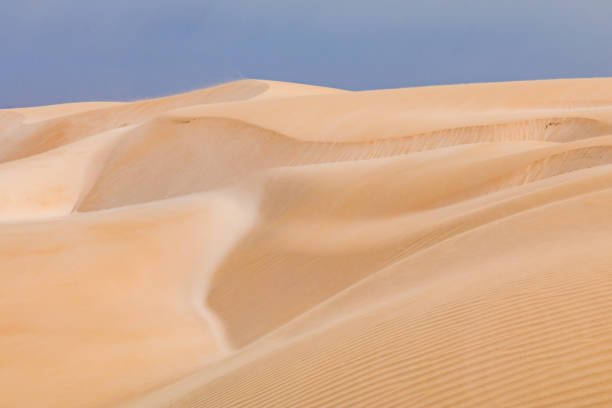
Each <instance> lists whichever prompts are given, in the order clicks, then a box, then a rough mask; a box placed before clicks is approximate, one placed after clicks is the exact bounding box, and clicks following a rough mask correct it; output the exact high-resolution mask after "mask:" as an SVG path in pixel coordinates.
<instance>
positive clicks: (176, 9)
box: [0, 0, 612, 107]
mask: <svg viewBox="0 0 612 408" xmlns="http://www.w3.org/2000/svg"><path fill="white" fill-rule="evenodd" d="M611 21H612V1H611V0H576V1H570V0H547V1H544V0H513V1H505V0H473V1H467V0H466V1H461V0H428V1H410V0H373V1H366V0H259V1H258V0H201V1H197V0H173V1H160V0H104V1H87V0H0V107H9V106H27V105H39V104H50V103H59V102H67V101H79V100H115V99H135V98H143V97H150V96H160V95H166V94H171V93H177V92H181V91H186V90H191V89H195V88H201V87H205V86H209V85H212V84H216V83H220V82H224V81H229V80H234V79H240V78H264V79H276V80H283V81H294V82H304V83H312V84H317V85H328V86H333V87H340V88H346V89H354V90H360V89H372V88H396V87H405V86H414V85H430V84H447V83H462V82H483V81H507V80H522V79H541V78H559V77H592V76H612V52H611V51H610V47H611V45H610V43H611V40H612V23H611Z"/></svg>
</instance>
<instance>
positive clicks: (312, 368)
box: [0, 79, 612, 407]
mask: <svg viewBox="0 0 612 408" xmlns="http://www.w3.org/2000/svg"><path fill="white" fill-rule="evenodd" d="M0 141H2V143H1V144H0V186H1V189H0V302H1V304H2V307H0V389H2V401H0V406H6V407H15V406H33V407H38V406H49V407H107V406H121V407H276V406H278V407H324V406H329V407H360V406H363V407H377V406H379V407H388V406H410V407H483V406H485V407H575V406H602V407H607V406H611V405H612V321H611V320H610V316H611V315H612V301H611V300H610V299H611V298H610V293H611V292H612V275H611V271H612V252H611V251H610V242H611V241H610V237H612V79H580V80H554V81H534V82H514V83H493V84H474V85H454V86H438V87H425V88H411V89H398V90H380V91H368V92H347V91H342V90H335V89H329V88H321V87H314V86H308V85H299V84H289V83H282V82H275V81H260V80H245V81H238V82H233V83H229V84H224V85H220V86H217V87H212V88H207V89H203V90H199V91H194V92H190V93H186V94H181V95H176V96H171V97H165V98H157V99H151V100H143V101H136V102H126V103H79V104H65V105H57V106H48V107H38V108H20V109H10V110H0Z"/></svg>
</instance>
